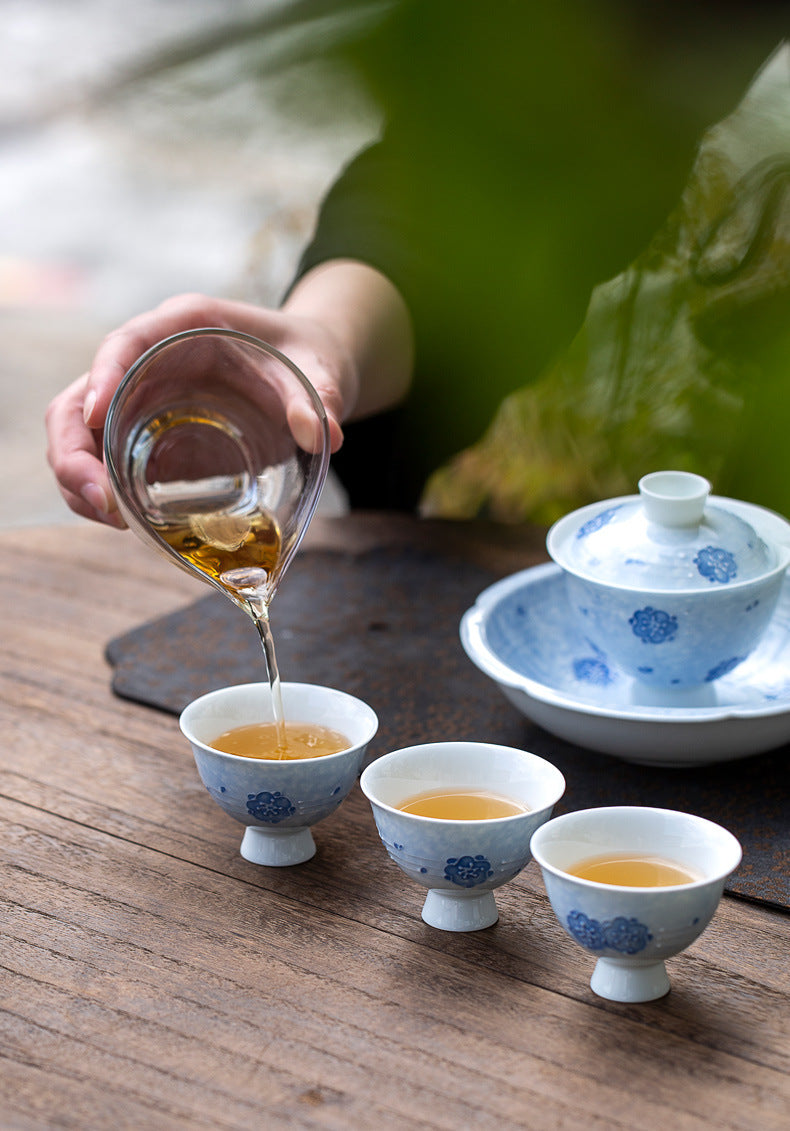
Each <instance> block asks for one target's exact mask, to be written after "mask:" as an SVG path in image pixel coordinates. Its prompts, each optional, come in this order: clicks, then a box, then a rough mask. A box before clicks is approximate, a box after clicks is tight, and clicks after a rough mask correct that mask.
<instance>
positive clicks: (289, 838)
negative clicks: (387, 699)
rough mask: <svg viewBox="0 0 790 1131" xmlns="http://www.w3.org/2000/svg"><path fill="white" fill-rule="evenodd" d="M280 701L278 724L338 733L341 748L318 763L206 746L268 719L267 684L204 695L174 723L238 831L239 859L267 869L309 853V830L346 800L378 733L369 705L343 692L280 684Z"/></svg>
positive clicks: (312, 852) (298, 860)
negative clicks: (316, 726) (245, 755)
mask: <svg viewBox="0 0 790 1131" xmlns="http://www.w3.org/2000/svg"><path fill="white" fill-rule="evenodd" d="M282 697H283V709H284V712H285V718H286V720H289V721H291V722H303V723H319V724H323V725H324V726H328V727H330V728H332V729H333V730H337V731H340V733H341V734H343V735H345V736H346V738H348V740H349V742H350V743H351V745H350V746H349V748H348V749H347V750H341V751H339V752H338V753H337V754H327V755H325V756H324V757H322V758H308V759H301V760H300V759H293V760H276V759H275V760H271V759H259V758H242V757H239V756H238V755H236V754H226V753H224V752H222V751H220V750H215V749H214V748H213V747H212V746H211V745H209V744H210V743H212V742H214V741H215V740H216V739H217V738H219V736H220V735H221V734H223V733H224V732H225V731H228V730H231V729H232V728H233V727H237V726H245V725H247V724H251V723H259V722H271V721H272V719H273V717H274V716H273V712H272V698H271V689H270V687H269V685H268V683H243V684H238V685H236V686H233V687H222V688H219V689H218V690H217V691H210V692H208V694H206V695H202V696H200V698H198V699H195V700H193V701H192V702H191V703H190V704H189V705H188V706H187V707H185V708H184V710H183V711H182V712H181V717H180V720H179V721H180V726H181V731H182V733H183V734H184V736H185V738H186V739H187V740H188V742H189V744H190V746H191V747H192V753H193V755H194V758H195V763H196V765H197V769H198V773H199V774H200V778H201V780H202V782H203V784H204V786H205V787H206V789H207V790H208V792H209V793H210V794H211V796H212V797H213V798H214V800H215V801H216V803H217V804H218V805H219V806H220V808H221V809H223V810H224V811H225V813H227V815H228V816H229V817H232V818H233V819H234V820H236V821H239V822H240V823H241V824H242V825H245V826H246V827H245V831H244V836H243V838H242V842H241V849H240V851H241V855H242V856H243V857H244V858H245V860H250V861H251V862H252V863H254V864H265V865H269V866H274V867H282V866H285V865H291V864H301V863H303V862H304V861H306V860H309V859H310V858H311V857H312V856H314V855H315V851H316V846H315V842H314V840H313V836H312V833H311V832H310V828H311V826H312V825H315V824H317V823H318V822H319V821H322V820H324V818H325V817H328V816H329V815H330V814H331V813H333V812H334V811H335V809H337V808H338V806H339V805H340V804H341V802H342V801H343V800H344V799H345V798H346V797H347V796H348V794H349V792H350V791H351V788H352V786H353V785H354V784H355V783H356V780H357V776H358V774H359V771H360V769H361V767H362V760H363V757H364V755H365V750H366V749H367V745H368V743H369V742H370V740H371V739H372V738H373V736H374V735H375V733H376V730H377V729H378V719H377V717H376V715H375V713H374V711H373V710H372V708H370V707H369V706H368V705H367V703H364V702H363V701H362V700H361V699H357V698H355V697H354V696H353V695H348V694H347V693H346V692H344V691H338V690H336V689H335V688H332V687H320V686H318V685H317V684H309V683H283V684H282Z"/></svg>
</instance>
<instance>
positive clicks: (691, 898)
mask: <svg viewBox="0 0 790 1131" xmlns="http://www.w3.org/2000/svg"><path fill="white" fill-rule="evenodd" d="M531 849H532V855H533V856H534V858H535V860H536V861H537V863H538V864H539V866H540V869H541V872H542V873H543V880H544V883H545V885H546V891H547V893H548V897H549V901H550V903H551V906H552V908H553V910H554V913H555V915H556V916H557V919H558V920H559V923H560V925H561V926H562V927H563V928H564V929H565V931H566V932H567V933H568V934H569V935H570V937H571V938H572V939H573V940H574V941H575V942H577V943H578V944H579V946H581V947H582V948H583V949H584V950H586V951H587V953H588V954H589V955H590V956H591V957H593V958H595V959H596V960H597V961H596V964H595V968H594V970H593V974H592V978H591V981H590V986H591V988H592V990H593V991H594V992H595V993H596V994H598V995H599V996H600V997H604V998H608V999H610V1000H612V1001H623V1002H629V1001H633V1002H636V1001H651V1000H653V999H654V998H659V997H663V995H664V994H666V993H667V992H668V991H669V988H670V987H669V977H668V975H667V971H666V967H665V965H664V961H665V959H667V958H671V957H672V956H673V955H676V954H679V953H680V952H681V951H683V950H685V949H686V947H688V946H690V945H691V943H693V942H694V940H695V939H697V938H698V937H699V935H701V934H702V932H703V931H704V930H705V928H706V927H707V925H708V923H710V921H711V919H712V918H713V915H714V913H715V911H716V908H717V907H718V904H719V900H720V898H721V894H722V891H723V889H724V881H725V880H726V878H727V877H728V876H729V875H730V874H731V873H732V872H733V871H734V870H735V869H736V868H737V867H738V864H739V863H740V860H741V846H740V844H739V843H738V841H737V840H736V838H735V837H734V836H733V835H732V833H730V832H728V831H727V830H726V829H724V828H722V827H721V826H720V825H717V824H715V823H714V822H713V821H709V820H707V819H705V818H703V817H697V816H694V815H692V814H690V813H681V812H677V811H675V810H670V809H655V808H648V807H642V806H615V807H604V808H598V809H583V810H579V811H577V812H573V813H566V814H564V815H563V816H560V817H555V818H554V819H553V820H551V821H548V822H547V823H545V824H544V825H543V826H542V827H541V828H539V829H538V830H537V831H536V832H535V833H534V835H533V837H532V843H531ZM604 857H608V858H615V859H618V860H621V859H622V858H624V857H630V858H634V857H636V858H643V857H652V858H659V859H661V860H663V861H666V862H667V863H671V864H672V865H673V866H677V867H678V868H679V869H681V870H682V871H684V872H686V873H687V878H686V879H685V880H684V882H682V883H675V884H671V885H669V886H656V887H654V886H627V885H618V884H611V883H606V882H596V881H594V880H590V879H583V878H580V877H579V876H577V875H575V874H574V872H575V871H577V870H579V866H580V865H582V864H584V863H585V862H589V861H592V860H596V859H597V860H601V859H602V858H604Z"/></svg>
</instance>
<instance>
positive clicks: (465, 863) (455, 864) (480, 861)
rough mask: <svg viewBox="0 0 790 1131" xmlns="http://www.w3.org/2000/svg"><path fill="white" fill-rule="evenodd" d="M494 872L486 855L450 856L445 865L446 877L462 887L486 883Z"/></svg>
mask: <svg viewBox="0 0 790 1131" xmlns="http://www.w3.org/2000/svg"><path fill="white" fill-rule="evenodd" d="M493 874H494V871H493V868H492V867H491V864H490V863H489V861H488V860H486V858H485V856H450V857H449V858H448V860H447V863H446V864H445V867H444V878H445V879H446V880H450V882H451V883H453V884H458V886H459V887H462V888H473V887H475V886H476V885H477V884H484V883H485V882H486V880H490V879H491V877H492V876H493Z"/></svg>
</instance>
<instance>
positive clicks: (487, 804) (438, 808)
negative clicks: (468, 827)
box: [396, 789, 529, 821]
mask: <svg viewBox="0 0 790 1131" xmlns="http://www.w3.org/2000/svg"><path fill="white" fill-rule="evenodd" d="M396 808H397V809H400V810H401V811H402V812H404V813H413V814H415V816H417V817H437V818H439V819H440V820H444V821H493V820H496V819H497V818H499V817H515V816H517V815H518V814H519V813H528V812H529V807H528V806H527V805H524V804H523V802H521V801H514V800H513V799H512V798H510V797H503V796H502V795H501V794H498V793H492V792H491V791H490V790H487V789H430V790H427V791H425V792H424V793H417V794H415V795H414V796H413V797H407V798H406V800H405V801H401V802H400V803H399V804H398V805H397V806H396Z"/></svg>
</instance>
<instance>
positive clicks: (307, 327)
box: [47, 295, 357, 527]
mask: <svg viewBox="0 0 790 1131" xmlns="http://www.w3.org/2000/svg"><path fill="white" fill-rule="evenodd" d="M203 326H217V327H222V328H225V329H234V330H240V331H242V332H243V333H248V334H251V335H253V336H254V337H257V338H261V339H263V340H264V341H267V342H268V343H269V344H270V345H273V346H274V347H275V348H276V349H278V350H279V351H280V352H281V353H283V354H284V355H285V356H286V357H288V358H289V360H291V361H292V362H293V363H294V364H295V365H296V366H297V367H298V368H299V369H301V371H302V372H303V373H305V375H306V376H307V377H308V379H309V380H310V382H311V384H312V385H313V386H314V388H315V389H316V391H317V393H318V395H319V397H320V398H321V400H322V402H323V404H324V407H325V409H326V412H327V418H328V423H329V433H330V445H331V449H332V451H336V450H337V449H338V448H339V447H340V445H341V443H342V439H343V433H342V429H341V426H340V421H341V420H342V419H343V418H344V417H345V415H347V413H348V411H349V410H350V408H351V407H352V406H353V404H354V401H355V399H356V394H357V376H356V372H355V366H354V362H353V359H352V357H351V355H350V353H349V352H348V350H346V349H345V348H344V346H343V345H342V344H341V342H340V340H339V339H338V338H337V337H335V336H334V335H333V334H332V333H331V332H330V331H329V330H328V329H327V328H326V326H324V325H323V323H322V322H321V321H320V320H318V319H315V318H310V317H306V316H305V315H303V314H293V313H288V312H285V311H275V310H267V309H265V308H262V307H257V306H254V305H252V304H249V303H241V302H234V301H230V300H223V299H212V298H208V297H206V296H203V295H180V296H177V297H175V298H172V299H168V300H167V301H166V302H164V303H162V305H161V306H159V307H157V308H156V309H155V310H152V311H148V312H146V313H145V314H141V315H139V316H137V317H136V318H133V319H131V320H130V321H129V322H126V323H125V324H124V325H123V326H121V327H119V328H118V329H117V330H114V331H113V332H112V333H110V334H109V335H108V336H107V337H106V338H105V340H104V341H103V343H102V344H101V346H100V347H99V350H98V351H97V353H96V356H95V358H94V360H93V364H92V366H91V369H90V370H89V372H88V373H86V374H83V376H81V377H79V378H78V379H77V380H76V381H74V382H72V383H71V384H70V385H69V386H68V387H67V388H66V389H64V390H63V392H62V393H60V394H59V395H58V396H57V397H55V398H54V400H53V401H52V403H51V404H50V406H49V409H48V411H47V433H48V443H49V446H48V453H47V454H48V459H49V462H50V465H51V467H52V469H53V471H54V473H55V477H56V479H57V482H58V486H59V488H60V491H61V494H62V495H63V497H64V499H65V500H66V502H67V503H68V505H69V507H70V508H71V509H72V510H73V511H74V512H75V513H77V514H79V515H82V516H83V517H86V518H91V519H94V520H98V521H101V522H104V523H106V524H108V525H110V526H116V527H123V526H124V525H125V524H124V521H123V519H122V517H121V515H120V513H119V511H118V508H117V504H116V502H115V498H114V496H113V493H112V489H111V487H110V482H109V478H108V475H107V471H106V468H105V466H104V463H103V459H102V430H103V427H104V423H105V420H106V417H107V410H108V408H109V405H110V401H111V400H112V397H113V394H114V393H115V391H116V389H117V388H118V385H119V384H120V382H121V380H122V378H123V376H124V374H125V373H126V372H127V370H128V369H129V368H130V366H131V365H132V364H133V363H134V362H135V361H136V360H137V358H138V357H140V355H141V354H143V353H144V352H145V351H146V350H147V349H149V348H150V347H151V346H153V345H155V344H156V343H157V342H159V341H161V340H162V339H163V338H166V337H169V336H170V335H171V334H175V333H179V332H180V331H183V330H190V329H196V328H199V327H203ZM297 411H298V410H297Z"/></svg>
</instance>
